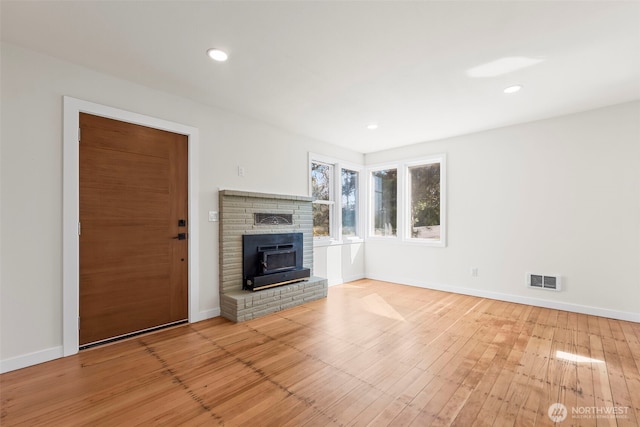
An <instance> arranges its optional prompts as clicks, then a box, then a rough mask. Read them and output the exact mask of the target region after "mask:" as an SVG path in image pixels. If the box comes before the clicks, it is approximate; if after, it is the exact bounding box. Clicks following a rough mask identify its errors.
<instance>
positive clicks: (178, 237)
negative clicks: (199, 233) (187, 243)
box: [174, 233, 187, 240]
mask: <svg viewBox="0 0 640 427" xmlns="http://www.w3.org/2000/svg"><path fill="white" fill-rule="evenodd" d="M186 238H187V233H178V235H177V236H176V237H174V239H178V240H185V239H186Z"/></svg>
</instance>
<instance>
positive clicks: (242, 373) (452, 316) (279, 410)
mask: <svg viewBox="0 0 640 427" xmlns="http://www.w3.org/2000/svg"><path fill="white" fill-rule="evenodd" d="M639 369H640V325H639V324H636V323H632V322H623V321H618V320H613V319H606V318H601V317H596V316H589V315H584V314H577V313H568V312H563V311H558V310H552V309H546V308H540V307H532V306H527V305H521V304H513V303H507V302H503V301H496V300H490V299H485V298H476V297H471V296H467V295H457V294H450V293H446V292H441V291H433V290H428V289H422V288H416V287H408V286H402V285H396V284H393V283H388V282H380V281H374V280H359V281H356V282H352V283H347V284H344V285H339V286H334V287H331V288H330V289H329V297H328V298H327V299H323V300H319V301H314V302H312V303H308V304H305V305H303V306H299V307H294V308H292V309H289V310H285V311H282V312H279V313H275V314H272V315H269V316H265V317H263V318H260V319H255V320H252V321H248V322H244V323H240V324H234V323H231V322H229V321H226V320H224V319H221V318H215V319H210V320H207V321H203V322H199V323H195V324H188V325H180V326H177V327H174V328H171V329H167V330H163V331H159V332H155V333H150V334H146V335H141V336H138V337H134V338H131V339H128V340H125V341H121V342H116V343H112V344H108V345H104V346H102V347H96V348H93V349H90V350H85V351H82V352H80V353H79V354H77V355H75V356H71V357H67V358H64V359H59V360H55V361H51V362H48V363H44V364H41V365H37V366H33V367H29V368H25V369H21V370H18V371H14V372H9V373H6V374H3V375H1V376H0V397H1V404H2V408H1V412H0V424H1V425H2V426H3V427H4V426H15V425H28V426H64V427H66V426H76V425H78V426H85V425H91V426H121V425H151V426H156V425H167V426H173V425H189V426H198V425H203V426H216V425H220V426H260V427H262V426H274V427H282V426H292V427H298V426H308V427H313V426H327V425H344V426H405V425H406V426H420V427H422V426H428V425H432V426H464V427H467V426H473V425H475V426H517V427H519V426H552V425H554V424H553V422H552V421H551V419H550V418H549V416H548V415H547V411H548V408H549V405H551V404H553V403H562V404H564V405H565V406H566V408H567V418H566V420H565V421H564V422H563V423H561V424H558V425H562V426H565V425H566V426H601V425H604V426H609V425H610V426H637V425H639V423H640V370H639ZM614 408H615V409H614ZM612 410H615V411H617V413H616V414H613V415H612V414H611V411H612ZM598 414H599V415H598ZM603 414H604V415H603ZM607 414H608V415H607ZM605 415H607V416H605Z"/></svg>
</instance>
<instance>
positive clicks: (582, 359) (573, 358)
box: [556, 350, 604, 363]
mask: <svg viewBox="0 0 640 427" xmlns="http://www.w3.org/2000/svg"><path fill="white" fill-rule="evenodd" d="M556 357H557V358H558V359H564V360H568V361H570V362H576V363H604V360H599V359H592V358H590V357H586V356H580V355H578V354H573V353H565V352H564V351H560V350H558V351H556Z"/></svg>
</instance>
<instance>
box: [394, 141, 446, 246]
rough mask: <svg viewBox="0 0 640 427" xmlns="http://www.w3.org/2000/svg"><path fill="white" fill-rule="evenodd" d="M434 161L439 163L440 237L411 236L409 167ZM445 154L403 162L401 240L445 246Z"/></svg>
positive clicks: (425, 244)
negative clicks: (402, 221)
mask: <svg viewBox="0 0 640 427" xmlns="http://www.w3.org/2000/svg"><path fill="white" fill-rule="evenodd" d="M434 163H439V164H440V238H439V239H427V238H422V237H412V236H411V176H410V174H411V172H410V169H411V168H415V167H418V166H426V165H430V164H434ZM446 163H447V162H446V154H444V153H442V154H435V155H431V156H426V157H421V158H420V159H417V160H412V161H410V162H405V163H404V164H403V169H404V188H403V190H404V191H403V192H404V206H403V214H404V229H403V233H402V240H403V241H404V242H405V243H412V244H418V245H424V246H437V247H446V246H447V185H446V183H447V178H446V177H447V165H446Z"/></svg>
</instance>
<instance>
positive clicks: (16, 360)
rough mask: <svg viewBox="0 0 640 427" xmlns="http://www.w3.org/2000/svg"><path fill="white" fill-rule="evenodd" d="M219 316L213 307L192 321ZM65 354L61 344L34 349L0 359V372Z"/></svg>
mask: <svg viewBox="0 0 640 427" xmlns="http://www.w3.org/2000/svg"><path fill="white" fill-rule="evenodd" d="M218 316H220V308H212V309H210V310H204V311H200V312H198V316H197V317H196V318H195V319H192V320H191V323H195V322H200V321H202V320H207V319H211V318H213V317H218ZM63 356H64V354H63V347H62V346H59V347H52V348H48V349H46V350H40V351H34V352H33V353H28V354H24V355H22V356H16V357H12V358H10V359H5V360H0V374H3V373H5V372H10V371H15V370H16V369H22V368H26V367H28V366H33V365H37V364H40V363H44V362H49V361H50V360H54V359H59V358H61V357H63Z"/></svg>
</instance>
